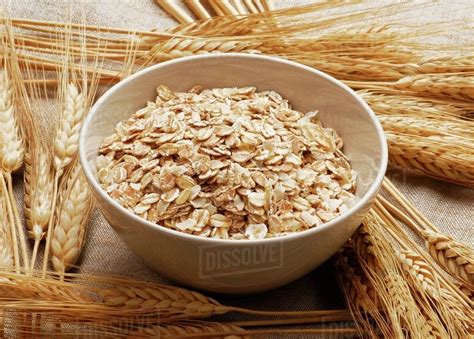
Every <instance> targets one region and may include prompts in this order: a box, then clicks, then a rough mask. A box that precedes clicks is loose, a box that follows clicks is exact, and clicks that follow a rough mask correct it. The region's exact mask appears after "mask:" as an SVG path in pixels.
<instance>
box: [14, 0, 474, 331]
mask: <svg viewBox="0 0 474 339" xmlns="http://www.w3.org/2000/svg"><path fill="white" fill-rule="evenodd" d="M5 1H6V0H5ZM7 2H8V1H7ZM310 2H311V1H278V0H276V1H274V3H275V6H276V7H277V8H282V7H288V6H297V5H302V4H305V3H310ZM79 3H80V1H78V2H76V4H75V5H74V6H73V9H74V11H77V12H71V17H72V18H73V20H74V17H75V14H78V13H83V15H84V16H85V17H86V18H87V19H86V20H87V23H88V24H93V25H101V26H109V27H123V28H130V29H152V28H156V29H158V30H164V29H166V28H169V27H173V26H174V25H176V22H175V21H174V20H172V19H171V18H170V17H169V16H167V15H166V14H165V13H164V12H163V11H162V10H161V9H160V8H159V6H158V5H156V3H155V2H154V1H153V0H134V1H128V0H101V1H92V0H90V1H82V5H80V4H79ZM383 3H384V4H387V1H385V2H383ZM471 5H472V3H470V1H469V0H468V1H442V2H440V3H438V4H437V5H435V6H433V7H430V10H429V11H426V10H424V9H423V8H420V9H419V10H416V11H414V12H412V13H411V14H410V15H409V16H407V15H406V13H405V14H401V17H402V18H403V20H405V21H406V22H407V23H410V22H414V23H420V22H421V21H423V20H426V21H429V20H432V19H443V20H444V21H450V20H459V21H460V25H462V24H463V23H465V24H467V23H472V20H473V19H474V17H473V12H474V11H472V10H468V7H469V6H471ZM10 6H11V9H12V15H13V16H14V17H22V18H32V19H37V20H50V21H64V20H66V19H67V17H68V13H69V12H70V5H69V3H68V2H67V1H61V0H36V1H26V0H14V1H12V2H10ZM373 6H377V2H370V3H367V2H365V3H363V4H361V5H358V7H362V8H364V7H373ZM471 9H472V8H471ZM76 16H77V15H76ZM79 17H80V16H79ZM449 39H450V40H451V42H452V41H457V42H458V43H463V42H465V40H466V39H467V38H466V37H464V36H462V35H456V34H454V35H453V36H451V37H449ZM40 120H41V121H42V122H44V123H45V124H47V125H46V126H44V130H45V131H46V132H45V136H46V135H48V136H49V135H50V134H49V133H48V132H47V131H48V130H51V129H52V127H53V126H54V120H55V117H54V116H48V117H41V118H40ZM473 166H474V164H473ZM388 176H389V177H390V178H391V179H392V181H393V182H394V183H395V184H396V185H397V187H398V188H399V189H400V190H401V191H402V192H403V193H404V194H406V196H407V197H408V198H409V199H410V200H411V201H413V202H415V204H416V206H417V207H418V208H419V209H420V210H421V211H422V212H423V213H424V214H425V215H426V216H427V217H428V218H429V219H430V220H432V221H433V222H434V223H435V224H436V225H438V226H439V228H440V229H441V230H443V231H444V232H446V233H447V234H450V235H452V236H454V237H455V238H456V239H458V240H461V241H464V242H466V243H468V244H470V245H473V244H474V237H473V235H474V222H473V219H474V218H473V217H474V215H473V210H474V204H473V197H474V195H473V193H474V191H473V190H472V189H469V188H465V187H461V186H456V185H454V184H450V183H446V182H443V181H438V180H433V179H430V178H426V177H422V176H416V175H411V174H408V173H404V172H402V171H398V170H390V171H389V172H388ZM15 181H16V186H15V189H16V193H17V197H18V202H19V203H20V201H21V200H22V195H23V193H22V191H23V188H22V185H21V180H20V178H19V177H17V178H15ZM78 264H79V265H80V266H81V269H80V271H81V272H84V273H111V274H116V275H127V276H132V277H136V278H139V279H143V280H149V281H156V282H167V281H166V280H164V279H163V278H161V277H160V276H159V275H158V274H157V273H156V272H154V271H152V270H151V269H150V268H148V267H147V266H145V265H144V264H143V262H142V261H141V260H140V259H139V258H138V257H136V256H135V255H134V254H133V253H132V252H131V251H130V250H129V249H128V248H127V247H126V246H125V244H123V243H122V242H121V241H120V240H119V238H118V237H117V235H116V234H115V232H114V231H113V230H112V228H111V227H110V226H109V225H108V224H107V222H106V221H105V219H104V218H103V217H102V216H101V214H100V212H99V210H96V211H95V212H94V214H93V216H92V219H91V222H90V225H89V229H88V235H87V240H86V245H85V248H84V250H83V254H82V258H81V260H80V262H79V263H78ZM168 283H171V282H168ZM206 294H207V295H210V294H209V293H206ZM211 296H212V297H215V298H216V299H217V300H218V301H220V302H221V303H223V304H226V305H235V306H241V307H247V308H253V309H261V310H315V309H331V308H344V302H343V298H342V296H341V294H340V292H339V289H338V287H337V283H336V280H335V276H334V272H333V269H332V267H331V265H330V264H328V263H326V264H324V265H322V266H321V267H319V268H318V269H316V270H315V271H313V272H312V273H310V274H309V275H307V276H306V277H303V278H301V279H299V280H298V281H295V282H293V283H291V284H289V285H287V286H284V287H281V288H279V289H276V290H273V291H269V292H266V293H260V294H256V295H250V296H238V297H232V296H223V295H211ZM227 318H228V319H252V317H243V316H232V315H231V316H227ZM326 326H328V325H326Z"/></svg>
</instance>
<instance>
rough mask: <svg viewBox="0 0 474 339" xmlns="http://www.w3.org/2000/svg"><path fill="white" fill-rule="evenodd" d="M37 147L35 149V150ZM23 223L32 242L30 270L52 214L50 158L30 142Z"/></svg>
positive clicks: (39, 147)
mask: <svg viewBox="0 0 474 339" xmlns="http://www.w3.org/2000/svg"><path fill="white" fill-rule="evenodd" d="M36 147H37V148H36ZM24 187H25V199H24V200H25V208H24V213H25V221H26V227H27V230H28V236H29V238H30V239H33V240H34V246H33V254H32V257H31V269H33V268H34V265H35V262H36V256H37V253H38V248H39V244H40V242H41V240H42V239H43V237H44V236H45V233H46V229H47V227H48V221H49V218H50V216H51V213H52V206H51V203H52V197H53V173H52V168H51V157H50V155H49V153H48V151H47V150H46V149H45V147H43V146H36V144H35V143H34V142H30V144H29V150H28V152H27V153H26V156H25V173H24Z"/></svg>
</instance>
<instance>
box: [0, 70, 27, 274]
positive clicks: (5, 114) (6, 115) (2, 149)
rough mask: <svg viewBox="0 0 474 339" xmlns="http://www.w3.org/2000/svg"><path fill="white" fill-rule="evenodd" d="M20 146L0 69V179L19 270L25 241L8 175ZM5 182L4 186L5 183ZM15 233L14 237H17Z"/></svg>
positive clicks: (10, 96)
mask: <svg viewBox="0 0 474 339" xmlns="http://www.w3.org/2000/svg"><path fill="white" fill-rule="evenodd" d="M24 152H25V150H24V144H23V139H22V136H21V133H20V128H19V127H18V123H17V118H16V116H15V114H14V107H13V88H12V85H11V82H10V79H9V76H8V74H7V71H6V69H4V70H0V165H1V168H2V172H3V173H2V174H1V177H2V178H1V180H2V185H3V186H6V188H5V187H4V188H2V189H5V192H6V196H7V210H8V214H9V218H10V220H9V221H10V226H11V230H10V234H11V239H12V242H13V252H14V257H15V264H16V266H17V267H19V265H20V263H19V249H18V240H19V243H20V247H21V253H22V257H23V264H24V267H29V265H28V258H27V250H26V240H25V238H24V234H23V227H22V224H21V221H20V217H19V213H18V209H17V206H16V201H15V197H14V195H13V184H12V177H11V173H12V172H14V171H17V170H18V169H19V168H20V167H21V166H22V164H23V157H24ZM5 181H6V184H5ZM17 233H18V235H17Z"/></svg>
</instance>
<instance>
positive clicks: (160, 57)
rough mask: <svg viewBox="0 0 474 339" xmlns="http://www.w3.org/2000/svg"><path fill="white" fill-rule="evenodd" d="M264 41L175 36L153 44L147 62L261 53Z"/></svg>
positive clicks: (146, 58)
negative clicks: (213, 54)
mask: <svg viewBox="0 0 474 339" xmlns="http://www.w3.org/2000/svg"><path fill="white" fill-rule="evenodd" d="M261 45H262V43H260V42H250V41H238V40H225V39H217V38H215V39H201V38H194V39H193V38H175V39H170V40H168V41H167V42H165V43H162V44H157V45H155V46H153V48H152V49H151V50H150V52H149V53H148V54H147V55H146V56H145V60H146V63H147V64H148V63H151V62H161V61H167V60H171V59H176V58H181V57H184V56H190V55H195V54H208V53H229V52H246V53H259V51H258V50H257V49H258V47H259V46H261Z"/></svg>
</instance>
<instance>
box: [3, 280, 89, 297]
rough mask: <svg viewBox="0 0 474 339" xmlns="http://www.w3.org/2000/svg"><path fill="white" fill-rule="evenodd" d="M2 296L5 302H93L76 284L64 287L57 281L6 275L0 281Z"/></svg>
mask: <svg viewBox="0 0 474 339" xmlns="http://www.w3.org/2000/svg"><path fill="white" fill-rule="evenodd" d="M0 294H1V295H2V298H3V299H4V300H7V299H10V300H21V299H26V300H28V299H31V300H41V301H57V302H63V303H67V302H84V303H88V302H92V301H93V299H92V298H91V297H90V296H88V295H87V294H86V293H83V292H81V291H80V290H79V289H77V288H75V286H74V284H68V285H64V283H61V282H59V281H58V280H56V279H52V278H47V279H39V278H37V277H31V276H30V277H25V276H18V275H17V276H15V275H14V274H9V275H6V279H5V280H2V281H0Z"/></svg>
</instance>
